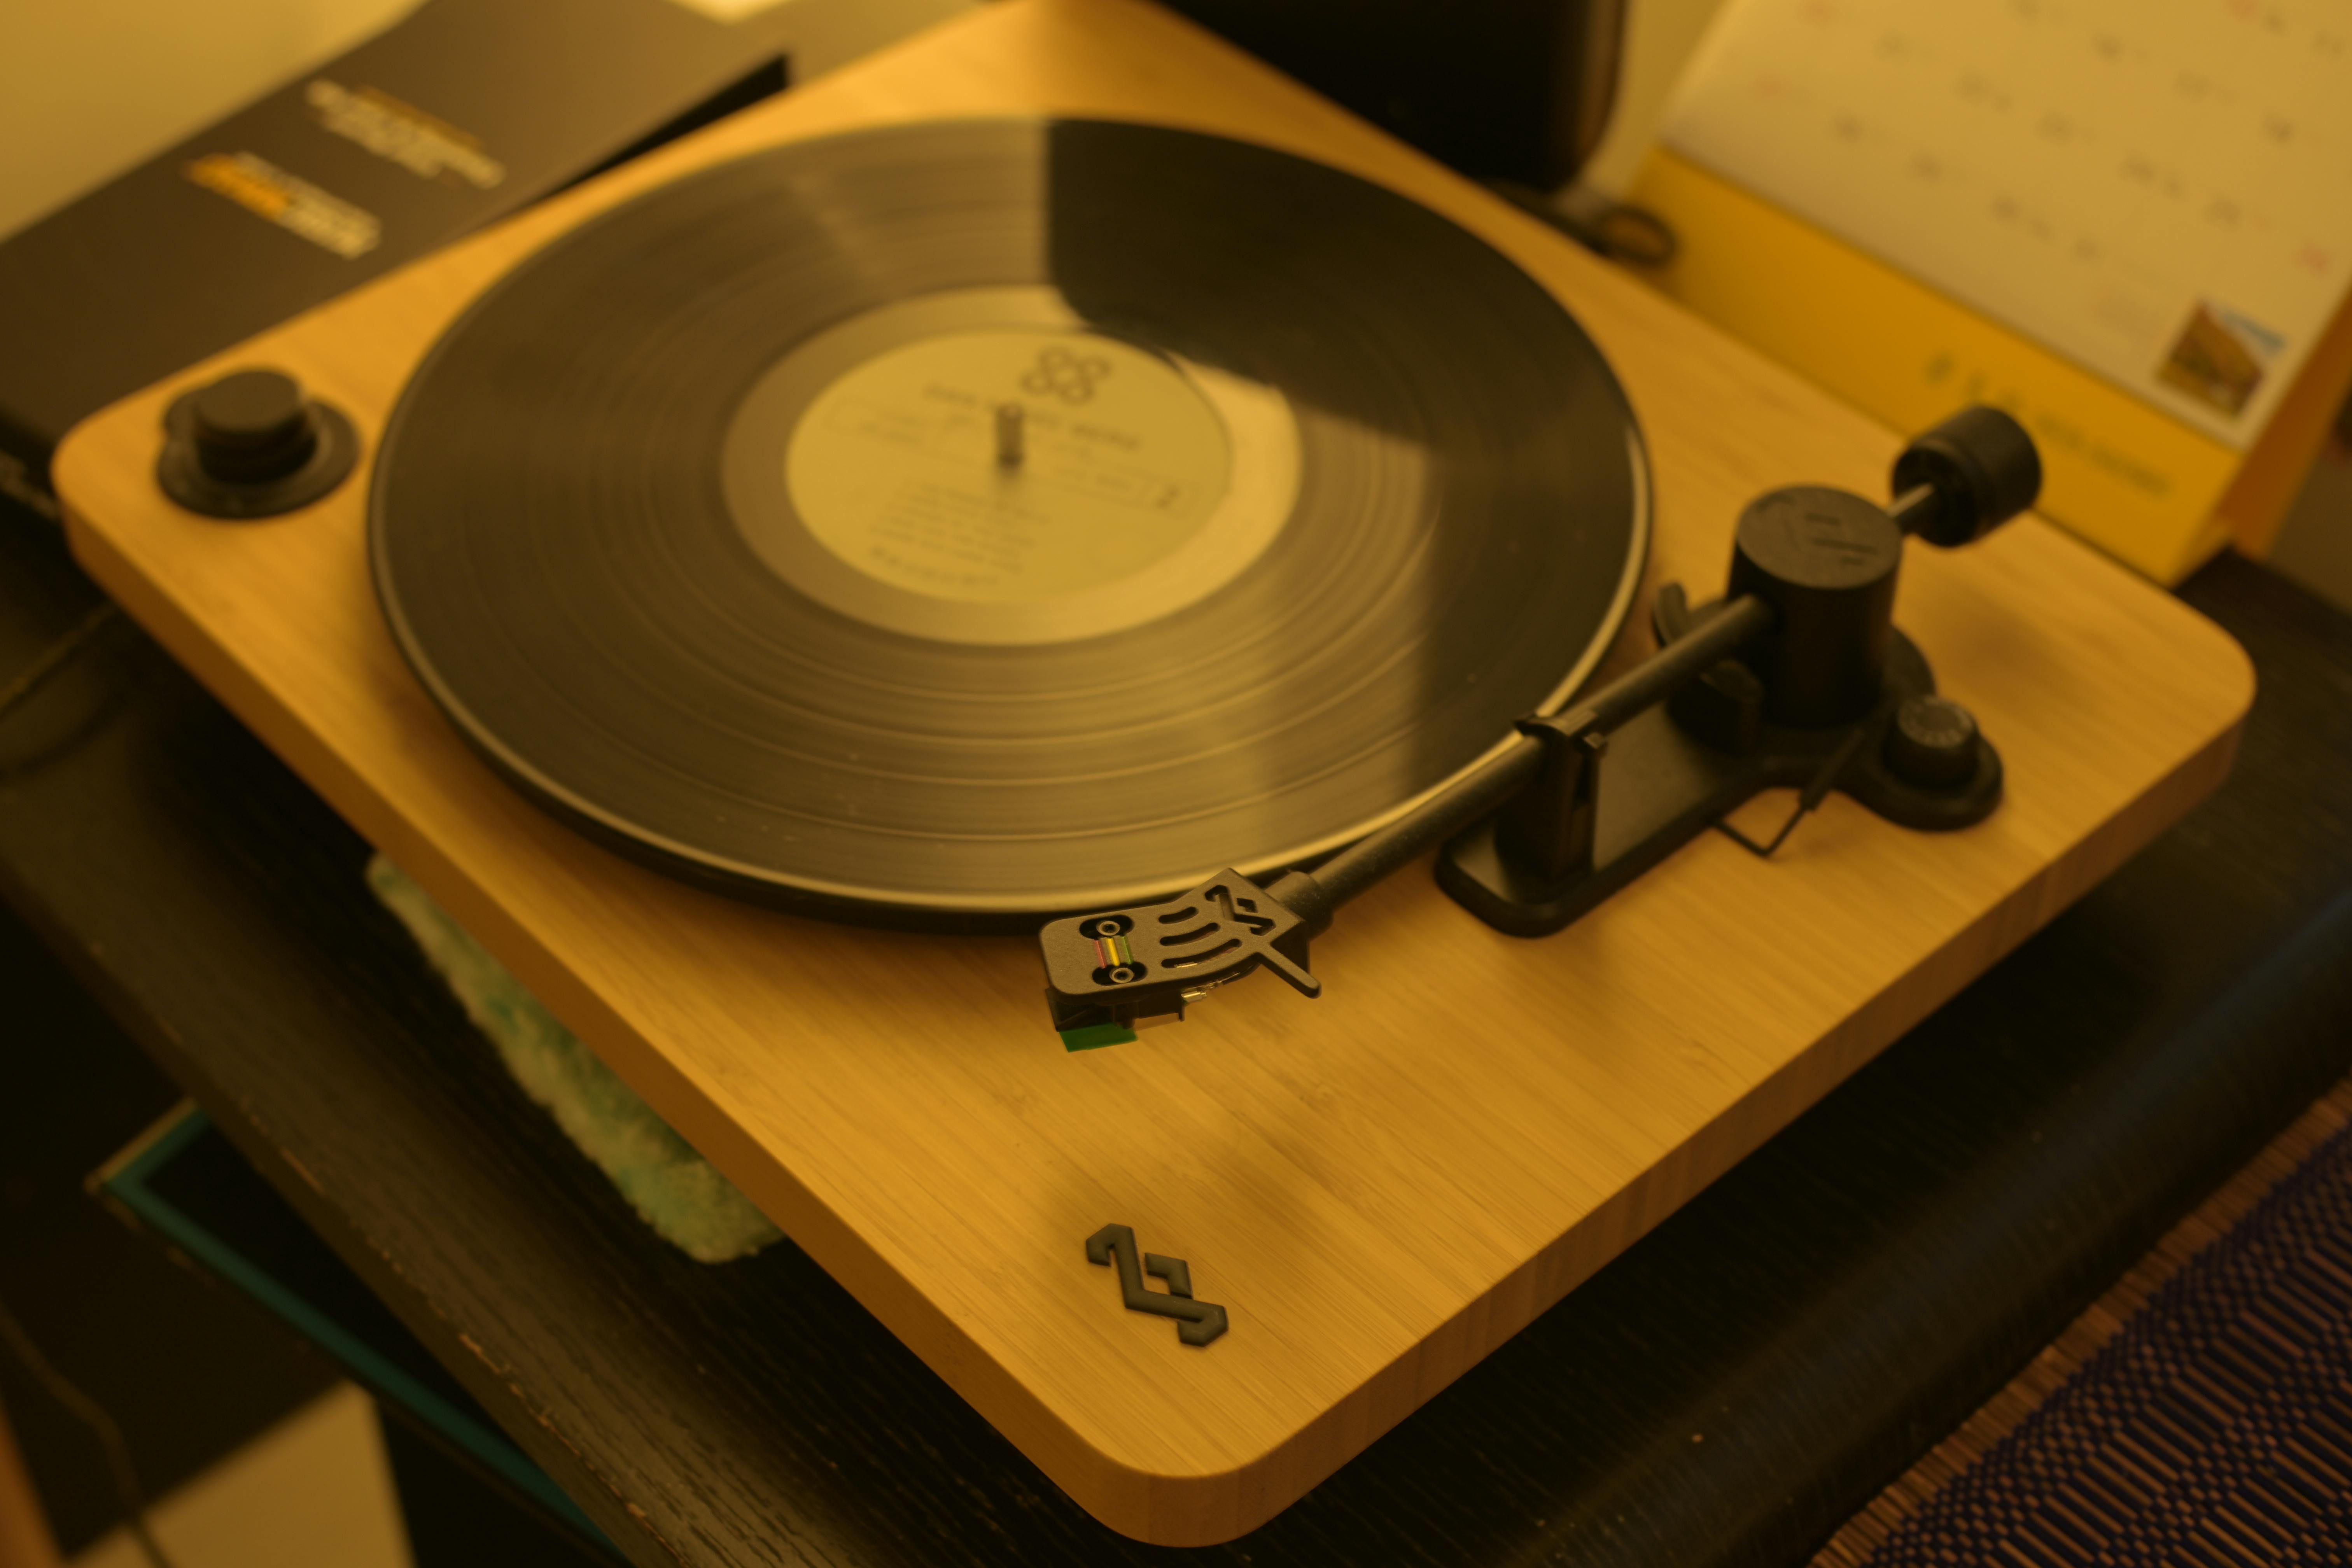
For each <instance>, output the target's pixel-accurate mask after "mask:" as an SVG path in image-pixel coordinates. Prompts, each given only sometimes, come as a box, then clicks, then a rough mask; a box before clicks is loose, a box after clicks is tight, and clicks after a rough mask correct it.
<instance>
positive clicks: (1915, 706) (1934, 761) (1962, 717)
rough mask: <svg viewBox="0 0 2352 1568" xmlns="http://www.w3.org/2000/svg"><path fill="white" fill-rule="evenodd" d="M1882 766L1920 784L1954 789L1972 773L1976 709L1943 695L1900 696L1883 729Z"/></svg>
mask: <svg viewBox="0 0 2352 1568" xmlns="http://www.w3.org/2000/svg"><path fill="white" fill-rule="evenodd" d="M1886 766H1887V769H1888V771H1889V772H1891V773H1894V774H1895V777H1896V778H1899V779H1901V780H1902V781H1903V782H1904V783H1906V784H1916V785H1918V786H1919V787H1920V788H1921V789H1954V788H1957V787H1958V786H1959V785H1961V784H1966V783H1968V782H1969V780H1970V779H1972V778H1974V777H1975V776H1976V771H1977V721H1976V717H1975V715H1973V714H1971V713H1970V712H1969V710H1967V709H1965V708H1963V707H1961V706H1960V705H1959V704H1958V703H1957V702H1955V701H1953V700H1951V699H1950V698H1948V697H1935V696H1929V695H1926V694H1920V695H1916V696H1911V697H1906V698H1905V699H1904V700H1902V702H1901V703H1900V704H1898V705H1897V706H1896V708H1895V722H1894V723H1893V724H1891V725H1889V726H1888V727H1887V731H1886Z"/></svg>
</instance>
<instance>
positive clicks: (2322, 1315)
mask: <svg viewBox="0 0 2352 1568" xmlns="http://www.w3.org/2000/svg"><path fill="white" fill-rule="evenodd" d="M1869 1562H1870V1563H1871V1568H1928V1565H1931V1564H1932V1565H1935V1568H1946V1565H1958V1564H1962V1563H1967V1564H1979V1563H1985V1564H2001V1565H2010V1564H2016V1565H2021V1568H2039V1565H2041V1564H2065V1565H2068V1568H2072V1565H2074V1564H2089V1563H2100V1564H2107V1563H2113V1564H2118V1565H2123V1564H2128V1565H2130V1568H2152V1565H2158V1564H2174V1563H2179V1564H2196V1565H2198V1568H2211V1565H2215V1564H2228V1565H2231V1568H2235V1565H2237V1564H2241V1563H2243V1564H2254V1563H2261V1564H2264V1565H2265V1568H2268V1565H2272V1564H2280V1565H2299V1564H2305V1563H2309V1564H2319V1563H2332V1564H2352V1130H2347V1131H2345V1132H2338V1133H2337V1134H2336V1136H2334V1137H2333V1138H2331V1139H2329V1140H2328V1141H2327V1142H2326V1143H2325V1144H2323V1145H2321V1147H2320V1148H2319V1149H2318V1150H2317V1151H2316V1152H2314V1153H2313V1154H2312V1156H2311V1157H2310V1158H2309V1159H2308V1160H2306V1161H2305V1162H2304V1163H2303V1164H2302V1166H2301V1167H2299V1168H2298V1169H2297V1170H2296V1171H2295V1173H2294V1174H2293V1175H2291V1176H2289V1177H2288V1178H2287V1179H2286V1180H2285V1181H2284V1182H2282V1183H2281V1184H2279V1185H2278V1186H2277V1187H2275V1188H2273V1190H2272V1191H2271V1193H2270V1194H2268V1195H2267V1196H2265V1197H2264V1198H2263V1201H2262V1202H2261V1203H2260V1204H2258V1205H2255V1207H2254V1208H2253V1209H2252V1210H2251V1211H2250V1212H2249V1213H2248V1214H2247V1215H2246V1216H2245V1217H2244V1218H2243V1219H2242V1220H2241V1221H2240V1222H2239V1223H2238V1224H2237V1225H2236V1226H2232V1227H2231V1229H2230V1230H2229V1231H2228V1232H2226V1233H2225V1234H2224V1235H2223V1236H2222V1237H2221V1238H2220V1239H2219V1240H2217V1241H2215V1242H2214V1243H2212V1244H2211V1245H2210V1246H2209V1247H2206V1248H2205V1249H2204V1250H2203V1251H2202V1252H2200V1253H2199V1254H2198V1255H2197V1256H2196V1257H2194V1258H2191V1259H2190V1260H2189V1262H2188V1263H2187V1264H2186V1265H2185V1266H2183V1267H2182V1268H2180V1270H2179V1272H2178V1273H2176V1274H2174V1275H2173V1276H2172V1278H2171V1279H2168V1280H2166V1281H2165V1282H2164V1283H2163V1284H2162V1285H2160V1286H2159V1287H2158V1289H2157V1290H2156V1291H2155V1293H2154V1294H2153V1295H2151V1296H2150V1297H2149V1298H2148V1300H2147V1304H2146V1305H2144V1306H2143V1307H2142V1308H2141V1309H2140V1310H2138V1311H2137V1312H2136V1313H2134V1314H2133V1315H2132V1316H2131V1318H2130V1319H2128V1320H2127V1321H2126V1322H2125V1324H2124V1326H2123V1328H2122V1329H2121V1330H2120V1331H2117V1333H2116V1336H2115V1337H2114V1338H2113V1339H2111V1340H2110V1341H2108V1342H2107V1343H2106V1344H2105V1345H2104V1346H2103V1347H2101V1348H2100V1350H2099V1351H2098V1352H2096V1353H2095V1355H2093V1356H2092V1357H2091V1359H2090V1360H2089V1361H2087V1362H2085V1363H2084V1364H2083V1366H2082V1368H2081V1369H2080V1370H2079V1371H2077V1372H2076V1373H2074V1376H2073V1377H2071V1378H2069V1379H2068V1380H2067V1381H2066V1382H2065V1383H2064V1384H2061V1385H2060V1386H2059V1388H2058V1390H2057V1391H2056V1392H2055V1393H2054V1394H2052V1395H2051V1396H2050V1397H2049V1398H2048V1399H2047V1400H2045V1401H2044V1402H2043V1403H2042V1405H2041V1406H2040V1407H2039V1408H2038V1409H2036V1410H2035V1411H2034V1412H2033V1413H2032V1415H2029V1416H2027V1417H2026V1418H2025V1419H2024V1420H2023V1421H2021V1422H2020V1423H2019V1424H2018V1425H2017V1426H2016V1427H2015V1428H2014V1429H2012V1430H2011V1432H2010V1433H2009V1434H2008V1436H2005V1437H2003V1438H2002V1439H2001V1440H2000V1442H1999V1443H1997V1444H1996V1445H1995V1446H1994V1447H1991V1448H1990V1449H1989V1450H1987V1451H1986V1452H1985V1453H1984V1454H1983V1455H1982V1456H1981V1457H1979V1458H1978V1459H1977V1460H1976V1461H1975V1462H1974V1463H1973V1464H1971V1465H1969V1467H1968V1468H1966V1469H1964V1470H1962V1471H1961V1472H1960V1473H1959V1474H1958V1476H1956V1477H1954V1478H1953V1479H1951V1480H1950V1481H1949V1482H1948V1483H1947V1484H1946V1485H1945V1486H1944V1487H1943V1488H1942V1489H1941V1490H1939V1491H1937V1493H1936V1494H1935V1495H1934V1496H1933V1497H1932V1498H1930V1499H1929V1500H1928V1501H1927V1503H1926V1504H1925V1505H1924V1506H1923V1507H1922V1508H1921V1509H1919V1510H1918V1511H1916V1513H1914V1514H1912V1515H1911V1516H1910V1517H1909V1518H1908V1519H1906V1520H1905V1521H1903V1522H1902V1523H1901V1524H1900V1525H1899V1526H1897V1527H1896V1529H1895V1531H1894V1532H1893V1533H1892V1534H1890V1535H1889V1536H1888V1537H1887V1539H1886V1540H1885V1542H1882V1543H1881V1544H1880V1546H1879V1549H1878V1550H1877V1551H1876V1552H1874V1553H1873V1554H1872V1555H1871V1557H1870V1559H1869Z"/></svg>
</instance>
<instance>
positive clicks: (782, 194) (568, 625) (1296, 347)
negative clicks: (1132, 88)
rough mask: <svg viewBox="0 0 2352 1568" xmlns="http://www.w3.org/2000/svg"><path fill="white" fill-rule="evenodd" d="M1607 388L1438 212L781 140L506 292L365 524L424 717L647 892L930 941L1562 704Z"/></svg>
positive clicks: (1172, 164) (1414, 775)
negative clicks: (656, 886)
mask: <svg viewBox="0 0 2352 1568" xmlns="http://www.w3.org/2000/svg"><path fill="white" fill-rule="evenodd" d="M1645 487H1646V479H1645V471H1644V467H1643V456H1642V451H1641V447H1640V443H1639V439H1638V437H1637V436H1636V434H1635V431H1634V428H1633V420H1632V418H1631V416H1630V414H1629V411H1628V409H1627V407H1626V405H1625V401H1624V397H1623V395H1622V392H1621V391H1620V389H1619V388H1618V386H1617V384H1616V382H1615V380H1614V379H1613V378H1612V376H1611V374H1610V373H1609V370H1608V367H1607V366H1606V365H1605V364H1604V363H1603V362H1602V360H1601V355H1600V353H1599V352H1598V351H1597V350H1596V349H1595V348H1594V347H1593V345H1592V343H1591V340H1589V339H1588V338H1586V336H1585V335H1584V333H1583V332H1582V331H1580V329H1579V328H1578V327H1577V325H1576V323H1575V322H1574V321H1572V320H1571V319H1570V317H1569V315H1568V313H1567V312H1566V311H1565V310H1562V309H1561V307H1560V306H1559V303H1558V302H1557V301H1556V300H1553V299H1552V298H1551V296H1549V294H1547V293H1546V292H1545V291H1544V290H1543V289H1541V288H1540V287H1538V285H1537V284H1536V283H1535V282H1534V281H1533V280H1532V279H1529V278H1528V277H1527V276H1526V275H1525V274H1524V273H1523V272H1521V271H1520V270H1519V269H1518V268H1517V267H1516V266H1514V265H1513V264H1512V263H1511V262H1509V261H1508V260H1507V259H1506V258H1504V257H1502V256H1501V255H1500V254H1498V253H1497V252H1496V251H1495V250H1494V249H1493V248H1492V247H1489V246H1487V245H1486V243H1484V242H1483V241H1481V240H1479V239H1477V238H1475V237H1473V236H1471V235H1470V234H1468V233H1467V232H1465V230H1463V229H1461V228H1459V227H1457V226H1454V225H1453V224H1451V223H1449V222H1447V221H1446V220H1444V219H1443V218H1441V217H1439V216H1436V215H1434V214H1433V213H1431V212H1429V211H1428V210H1426V209H1424V208H1423V207H1421V206H1418V205H1415V204H1413V203H1412V202H1410V201H1408V200H1406V199H1405V198H1403V197H1402V196H1400V195H1396V194H1394V193H1393V192H1391V191H1389V190H1386V189H1384V188H1382V187H1381V186H1378V185H1375V184H1369V183H1367V182H1365V181H1362V180H1360V179H1357V178H1355V177H1353V176H1350V175H1348V174H1341V173H1339V172H1337V171H1335V170H1332V169H1330V168H1328V167H1325V166H1323V165H1321V164H1318V163H1311V162H1307V161H1306V160H1303V159H1300V158H1297V157H1293V156H1290V155H1288V154H1286V153H1277V152H1274V151H1271V150H1269V149H1266V148H1263V147H1259V146H1255V145H1251V144H1247V143H1244V142H1233V141H1226V140H1223V139H1219V138H1215V137H1211V136H1205V135H1200V134H1195V133H1192V132H1179V131H1172V130H1167V129H1160V128H1154V127H1147V126H1140V125H1131V124H1124V123H1114V122H1104V121H968V122H954V123H925V124H919V125H911V126H903V127H893V128H888V129H881V130H873V131H866V132H856V133H853V134H848V135H843V136H837V137H833V138H828V139H824V140H820V141H814V142H798V143H793V144H789V145H786V146H783V147H780V148H777V149H774V150H772V151H768V152H764V153H757V154H754V155H752V156H750V157H746V158H743V159H740V160H739V161H736V162H733V163H725V164H721V165H719V166H716V167H714V168H711V169H709V170H706V171H704V172H702V173H699V174H694V175H690V176H688V177H687V178H684V179H682V180H679V181H677V182H676V183H674V184H668V185H666V186H663V187H661V188H659V189H656V190H655V191H653V192H651V193H649V194H647V195H643V196H640V197H638V198H636V199H635V200H634V201H631V202H629V203H627V204H625V205H621V206H618V207H615V208H614V209H613V210H611V211H609V212H607V213H605V214H604V215H602V216H599V217H597V218H594V219H593V220H591V221H590V222H589V223H587V224H585V225H583V226H582V227H580V228H578V229H576V230H574V231H572V233H571V234H569V235H567V236H566V237H563V238H562V239H561V240H559V241H557V242H556V243H555V244H553V245H551V246H550V247H548V248H546V249H545V250H543V251H541V252H540V253H538V254H537V255H535V256H533V257H532V258H530V259H528V260H526V261H525V262H523V263H522V264H521V265H520V266H519V267H517V268H515V269H514V270H513V271H512V272H511V273H510V274H509V276H508V277H506V278H505V279H502V280H501V281H500V282H499V284H498V285H497V286H496V287H495V288H493V289H491V290H489V292H488V293H487V294H486V295H485V296H484V297H483V298H482V299H481V300H478V302H477V303H476V304H475V305H474V306H473V307H472V308H471V310H468V311H467V313H466V314H465V315H464V316H463V317H461V318H460V319H459V321H457V323H456V325H454V326H453V327H452V328H451V329H450V330H449V331H448V333H447V334H446V336H445V337H444V338H443V339H442V340H441V342H439V343H438V344H437V345H436V347H435V348H434V350H433V351H432V353H431V354H430V355H429V356H428V357H427V359H426V360H425V363H424V364H423V366H422V367H421V368H420V369H419V370H418V372H417V374H416V375H415V378H414V379H413V380H412V382H411V383H410V384H409V386H408V388H407V391H406V393H405V394H404V396H403V397H402V399H401V402H400V405H399V406H398V408H397V409H396V410H395V411H394V416H393V417H392V420H391V422H390V424H389V426H387V428H386V430H385V432H384V436H383V445H382V450H381V452H380V453H379V455H378V458H377V462H376V467H375V480H374V490H373V497H372V503H371V521H370V531H371V550H372V558H373V567H374V573H375V581H376V587H377V592H378V595H379V596H380V598H381V600H382V603H383V609H384V613H385V616H386V617H387V619H388V621H389V623H390V625H391V627H392V630H393V633H394V637H395V638H396V639H397V641H398V643H399V645H400V647H401V649H402V651H403V653H404V655H405V656H406V658H407V659H408V661H409V663H410V664H411V666H412V667H413V668H415V671H416V673H417V675H418V677H419V678H420V679H422V680H423V682H424V683H425V687H426V688H427V689H429V690H430V692H431V693H432V695H433V697H434V699H435V700H436V701H437V702H438V703H439V704H440V706H441V707H442V708H443V710H445V711H446V713H447V714H448V716H449V718H450V719H451V720H452V721H454V722H455V724H456V725H457V728H458V729H459V730H460V731H462V732H463V734H464V735H465V736H466V738H467V740H468V741H469V742H471V743H472V744H473V745H474V746H475V747H476V748H477V749H478V751H479V752H481V753H482V754H483V755H484V756H485V757H487V758H488V760H489V761H490V762H491V763H492V764H493V765H494V766H496V767H497V768H498V769H499V770H500V771H501V772H502V773H504V774H505V775H506V776H507V777H508V778H509V779H510V780H511V781H512V782H513V783H515V784H517V785H519V786H520V788H522V789H523V790H525V791H527V792H528V793H529V794H530V795H532V796H534V797H535V798H537V799H538V800H539V801H540V802H541V803H542V804H543V805H547V806H549V807H550V808H551V809H553V810H555V811H557V812H559V813H560V814H562V816H565V817H567V818H568V819H570V820H571V821H572V822H573V823H574V824H575V825H577V826H581V827H583V828H584V829H586V830H588V831H590V832H591V833H593V834H594V835H596V836H597V837H601V838H603V839H604V840H605V841H606V842H607V843H610V844H612V845H614V847H619V848H621V849H623V850H624V851H625V852H628V853H631V854H634V855H636V856H638V857H640V858H646V859H649V860H651V861H652V862H653V863H655V864H656V865H658V866H660V867H662V868H665V869H667V870H669V871H671V872H674V873H677V874H680V875H683V876H687V877H689V878H692V879H697V880H700V881H703V882H706V883H709V884H715V885H717V886H719V887H721V888H723V889H727V890H729V891H732V892H735V893H739V894H745V895H749V896H753V897H762V898H769V899H773V900H783V901H786V902H793V903H813V904H815V905H818V906H820V907H822V908H824V910H827V911H829V912H833V913H835V914H842V915H846V916H849V917H851V918H859V919H876V920H883V921H893V922H900V923H910V924H918V925H932V926H965V927H979V926H985V925H988V924H990V923H992V922H996V921H1004V922H1009V923H1034V920H1035V918H1036V917H1039V916H1042V915H1046V914H1051V913H1055V912H1062V911H1067V910H1077V909H1082V908H1085V907H1087V906H1093V905H1102V904H1112V903H1119V902H1126V901H1132V900H1138V899H1141V898H1146V897H1151V896H1156V895H1158V894H1160V893H1164V892H1166V891H1170V890H1172V889H1175V888H1177V887H1180V886H1181V885H1183V884H1184V883H1186V882H1188V881H1189V880H1192V879H1194V878H1196V877H1197V876H1199V875H1202V874H1204V873H1207V872H1210V871H1213V870H1215V869H1216V868H1219V867H1222V866H1225V865H1234V866H1238V867H1240V868H1243V869H1244V870H1250V871H1256V870H1265V869H1271V868H1276V867H1278V866H1282V865H1286V864H1291V863H1295V862H1297V861H1299V860H1301V859H1306V858H1311V857H1313V856H1315V855H1317V854H1319V853H1321V852H1323V851H1326V850H1328V849H1330V848H1334V847H1338V846H1339V845H1341V844H1344V843H1346V842H1348V841H1349V840H1351V839H1353V838H1355V837H1360V835H1362V834H1363V833H1365V832H1366V831H1368V830H1370V828H1372V827H1374V826H1378V825H1380V824H1381V823H1382V822H1384V821H1387V820H1389V819H1391V818H1392V817H1393V816H1397V815H1399V814H1400V813H1402V811H1404V810H1406V809H1408V808H1409V807H1410V806H1411V805H1412V804H1413V803H1414V802H1415V801H1416V800H1417V799H1419V798H1420V797H1422V796H1423V795H1427V794H1428V793H1429V792H1431V791H1432V790H1434V789H1436V788H1438V787H1440V786H1442V785H1443V784H1445V783H1446V782H1447V781H1448V780H1450V779H1452V778H1454V777H1455V776H1457V775H1458V774H1460V773H1462V772H1463V771H1464V770H1465V769H1467V768H1469V767H1471V766H1473V765H1475V763H1478V762H1479V761H1480V760H1481V759H1482V758H1483V757H1485V756H1486V755H1488V754H1490V753H1491V752H1493V751H1494V750H1496V748H1497V747H1499V746H1500V745H1502V744H1504V743H1505V742H1507V740H1508V739H1509V738H1510V736H1511V734H1512V723H1513V721H1514V720H1515V719H1517V717H1519V716H1520V715H1523V714H1526V713H1528V712H1531V711H1534V710H1540V709H1545V708H1549V707H1551V706H1554V705H1556V704H1557V703H1559V701H1561V700H1564V699H1565V698H1566V697H1567V695H1568V694H1569V692H1570V690H1571V689H1573V687H1574V686H1575V685H1576V684H1577V683H1578V682H1579V681H1580V680H1581V679H1583V678H1584V676H1585V675H1586V674H1587V673H1588V672H1589V671H1590V670H1591V667H1592V665H1593V664H1594V662H1596V660H1597V659H1598V658H1599V656H1600V654H1601V650H1602V649H1603V648H1604V647H1606V645H1607V643H1608V641H1609V639H1610V638H1611V637H1612V635H1613V634H1614V632H1615V631H1616V629H1617V626H1618V625H1619V623H1620V622H1621V620H1622V617H1623V615H1624V612H1625V608H1626V605H1627V604H1628V602H1629V600H1630V598H1631V595H1632V591H1633V584H1634V581H1635V579H1636V578H1637V576H1638V574H1639V572H1640V569H1641V564H1642V557H1643V549H1644V546H1645V543H1646V540H1647V534H1648V502H1647V495H1646V488H1645Z"/></svg>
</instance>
